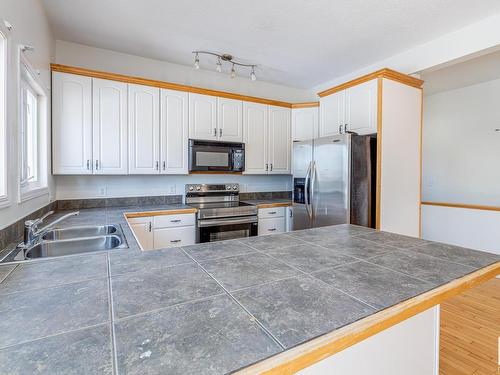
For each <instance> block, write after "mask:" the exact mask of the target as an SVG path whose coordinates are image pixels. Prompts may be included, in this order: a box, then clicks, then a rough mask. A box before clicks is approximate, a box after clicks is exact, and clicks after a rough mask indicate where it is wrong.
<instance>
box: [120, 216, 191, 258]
mask: <svg viewBox="0 0 500 375" xmlns="http://www.w3.org/2000/svg"><path fill="white" fill-rule="evenodd" d="M195 221H196V219H195V215H194V214H191V213H189V214H176V215H157V216H148V217H138V218H129V219H128V222H129V224H130V227H131V229H132V231H133V232H134V235H135V238H136V239H137V241H138V242H139V244H140V245H141V247H142V249H143V250H152V249H164V248H167V247H178V246H186V245H193V244H194V243H195V242H196V227H195Z"/></svg>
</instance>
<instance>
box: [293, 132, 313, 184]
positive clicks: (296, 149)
mask: <svg viewBox="0 0 500 375" xmlns="http://www.w3.org/2000/svg"><path fill="white" fill-rule="evenodd" d="M312 159H313V141H312V140H311V141H304V142H294V143H293V161H292V162H293V167H292V174H293V177H294V178H305V177H306V173H307V169H308V167H309V163H310V162H311V161H312Z"/></svg>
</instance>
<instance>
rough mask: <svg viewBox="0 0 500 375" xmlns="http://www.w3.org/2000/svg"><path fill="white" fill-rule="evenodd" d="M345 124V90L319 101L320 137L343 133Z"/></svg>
mask: <svg viewBox="0 0 500 375" xmlns="http://www.w3.org/2000/svg"><path fill="white" fill-rule="evenodd" d="M344 124H345V90H342V91H338V92H336V93H333V94H331V95H328V96H325V97H323V98H321V99H320V101H319V136H320V137H328V136H331V135H336V134H339V133H340V132H341V129H342V128H343V126H344Z"/></svg>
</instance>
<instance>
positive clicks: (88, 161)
mask: <svg viewBox="0 0 500 375" xmlns="http://www.w3.org/2000/svg"><path fill="white" fill-rule="evenodd" d="M87 169H90V160H89V159H87Z"/></svg>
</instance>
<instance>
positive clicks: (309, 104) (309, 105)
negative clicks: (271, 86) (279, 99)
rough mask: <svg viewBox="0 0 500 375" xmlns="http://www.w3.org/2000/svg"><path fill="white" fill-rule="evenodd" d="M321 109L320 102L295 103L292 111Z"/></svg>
mask: <svg viewBox="0 0 500 375" xmlns="http://www.w3.org/2000/svg"><path fill="white" fill-rule="evenodd" d="M314 107H319V102H305V103H293V104H292V109H297V108H314Z"/></svg>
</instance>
